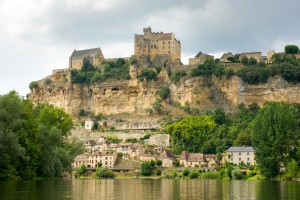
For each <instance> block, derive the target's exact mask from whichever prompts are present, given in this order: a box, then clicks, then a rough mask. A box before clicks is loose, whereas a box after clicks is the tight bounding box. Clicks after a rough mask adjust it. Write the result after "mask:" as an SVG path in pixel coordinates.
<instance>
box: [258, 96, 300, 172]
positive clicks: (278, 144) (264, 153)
mask: <svg viewBox="0 0 300 200" xmlns="http://www.w3.org/2000/svg"><path fill="white" fill-rule="evenodd" d="M298 128H299V127H298V123H297V119H296V118H295V114H294V113H293V111H292V109H291V106H290V105H288V104H287V103H283V102H266V103H265V107H264V108H262V109H261V110H260V112H259V113H258V115H257V116H256V117H255V118H254V121H253V124H252V143H253V146H254V148H255V160H256V162H257V164H258V166H259V169H260V171H261V173H262V174H263V175H265V176H266V177H268V178H272V177H274V176H276V175H278V173H279V171H280V167H281V165H282V164H283V165H284V166H286V164H287V162H288V160H290V159H291V158H293V156H295V155H296V149H295V147H296V146H297V144H296V143H297V140H298V139H299V129H298Z"/></svg>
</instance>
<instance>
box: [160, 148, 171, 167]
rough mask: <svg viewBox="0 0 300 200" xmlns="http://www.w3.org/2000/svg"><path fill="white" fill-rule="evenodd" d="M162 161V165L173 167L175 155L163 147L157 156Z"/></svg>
mask: <svg viewBox="0 0 300 200" xmlns="http://www.w3.org/2000/svg"><path fill="white" fill-rule="evenodd" d="M159 158H160V159H161V161H162V166H163V167H173V162H174V161H175V156H174V155H173V152H172V151H171V150H168V149H165V150H163V152H162V153H161V154H160V157H159Z"/></svg>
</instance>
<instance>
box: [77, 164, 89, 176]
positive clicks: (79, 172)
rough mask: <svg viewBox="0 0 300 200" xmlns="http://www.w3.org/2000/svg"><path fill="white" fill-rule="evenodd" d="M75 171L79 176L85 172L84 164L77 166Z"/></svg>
mask: <svg viewBox="0 0 300 200" xmlns="http://www.w3.org/2000/svg"><path fill="white" fill-rule="evenodd" d="M77 172H78V175H79V176H83V175H85V174H86V173H87V168H86V166H85V165H84V164H82V165H80V167H79V168H78V170H77Z"/></svg>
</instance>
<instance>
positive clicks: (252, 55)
mask: <svg viewBox="0 0 300 200" xmlns="http://www.w3.org/2000/svg"><path fill="white" fill-rule="evenodd" d="M243 57H247V58H248V59H250V58H255V59H256V60H257V62H258V63H259V62H260V61H261V60H262V56H261V52H247V53H241V54H240V60H242V58H243Z"/></svg>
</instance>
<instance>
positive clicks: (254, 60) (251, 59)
mask: <svg viewBox="0 0 300 200" xmlns="http://www.w3.org/2000/svg"><path fill="white" fill-rule="evenodd" d="M248 64H249V65H256V64H257V60H256V59H255V58H253V57H250V58H249V61H248Z"/></svg>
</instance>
